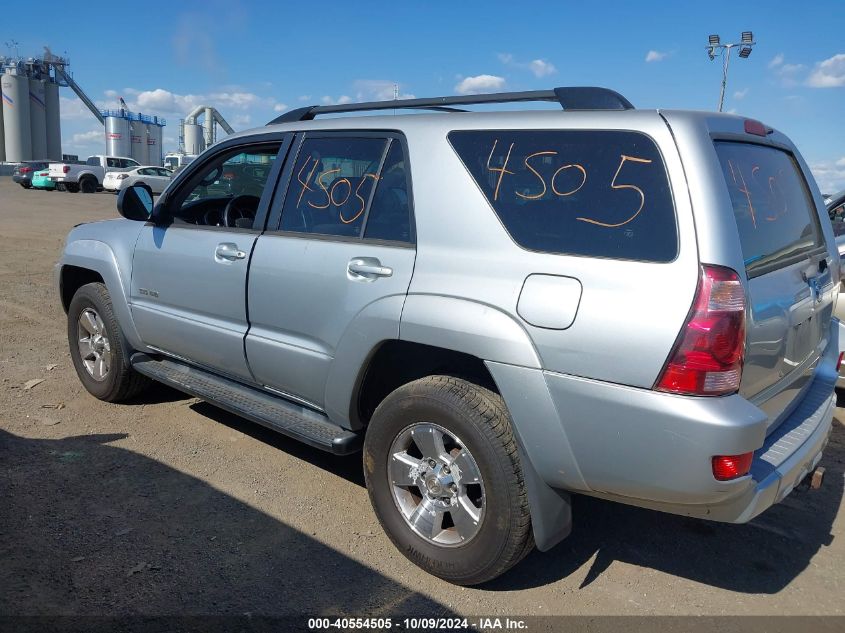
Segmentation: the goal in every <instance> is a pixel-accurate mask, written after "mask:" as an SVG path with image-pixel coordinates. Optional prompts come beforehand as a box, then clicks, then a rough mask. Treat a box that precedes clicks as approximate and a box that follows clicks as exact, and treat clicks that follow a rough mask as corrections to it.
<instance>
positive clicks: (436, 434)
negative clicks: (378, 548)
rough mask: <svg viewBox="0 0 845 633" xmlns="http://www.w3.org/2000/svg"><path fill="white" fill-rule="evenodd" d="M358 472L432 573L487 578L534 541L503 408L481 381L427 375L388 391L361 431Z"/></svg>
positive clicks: (397, 537)
mask: <svg viewBox="0 0 845 633" xmlns="http://www.w3.org/2000/svg"><path fill="white" fill-rule="evenodd" d="M429 452H430V453H432V454H431V455H429V454H428V453H429ZM364 474H365V477H366V481H367V490H368V492H369V495H370V501H371V503H372V505H373V508H374V510H375V513H376V516H377V517H378V520H379V522H380V523H381V525H382V528H383V529H384V531H385V532H386V533H387V535H388V537H390V540H391V541H393V544H394V545H395V546H396V547H397V548H398V549H399V551H400V552H402V554H404V555H405V557H407V558H408V559H409V560H410V561H411V562H413V563H415V564H416V565H418V566H419V567H421V568H422V569H424V570H425V571H427V572H428V573H430V574H433V575H435V576H437V577H439V578H442V579H444V580H447V581H449V582H452V583H455V584H458V585H476V584H479V583H483V582H486V581H488V580H492V579H493V578H496V577H497V576H499V575H501V574H503V573H504V572H506V571H507V570H508V569H510V568H511V567H512V566H513V565H515V564H516V563H518V562H519V561H520V560H521V559H522V558H524V557H525V556H526V555H527V554H528V552H530V551H531V549H532V548H533V546H534V542H533V535H532V531H531V515H530V513H529V508H528V498H527V495H526V492H525V484H524V480H523V475H522V467H521V465H520V462H519V452H518V450H517V445H516V439H515V438H514V434H513V429H512V428H511V423H510V416H509V414H508V412H507V409H506V407H505V403H504V401H503V400H502V398H501V396H499V395H498V394H496V393H493V392H492V391H490V390H488V389H485V388H483V387H480V386H478V385H475V384H473V383H470V382H467V381H465V380H461V379H458V378H453V377H451V376H429V377H426V378H422V379H420V380H416V381H414V382H411V383H409V384H407V385H404V386H402V387H400V388H398V389H397V390H395V391H394V392H393V393H391V394H390V395H389V396H388V397H387V398H385V400H384V401H383V402H382V403H381V404H380V405H379V406H378V408H377V409H376V411H375V413H374V414H373V417H372V420H371V421H370V425H369V428H368V429H367V436H366V439H365V442H364Z"/></svg>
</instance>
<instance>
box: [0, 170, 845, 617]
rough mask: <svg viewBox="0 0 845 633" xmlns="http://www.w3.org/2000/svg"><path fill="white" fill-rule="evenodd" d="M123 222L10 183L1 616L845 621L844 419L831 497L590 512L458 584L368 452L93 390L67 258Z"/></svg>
mask: <svg viewBox="0 0 845 633" xmlns="http://www.w3.org/2000/svg"><path fill="white" fill-rule="evenodd" d="M115 216H116V211H115V197H114V196H112V195H110V194H95V195H84V194H69V193H61V192H46V191H35V190H30V191H25V190H23V189H21V188H20V187H18V186H16V185H13V184H12V183H11V181H10V179H8V178H0V236H2V240H3V241H2V243H3V248H2V249H0V587H3V588H4V589H3V591H0V615H2V614H5V615H9V614H30V615H31V614H42V615H52V614H86V615H90V614H101V615H105V614H121V615H123V614H152V615H161V614H243V613H251V614H256V615H259V614H266V615H278V614H305V615H328V614H331V615H344V614H345V615H357V616H370V615H378V614H390V613H394V614H395V613H404V614H418V615H427V616H428V615H432V616H433V615H442V614H450V613H457V614H462V615H479V614H483V615H496V614H501V615H517V614H519V615H531V614H533V615H544V614H546V615H548V614H580V615H601V614H616V615H619V614H639V615H644V614H669V615H684V614H709V615H720V614H741V615H748V614H827V615H833V614H838V615H841V614H843V603H842V594H843V589H845V519H844V518H843V517H845V513H843V512H841V509H842V505H843V469H845V426H844V425H843V422H842V420H845V410H843V409H838V410H837V420H836V421H835V422H834V430H833V435H832V439H831V443H830V445H829V446H828V448H827V451H826V453H825V456H824V459H823V460H822V465H823V466H825V467H826V469H827V478H826V482H825V485H824V487H823V488H822V490H820V491H816V492H804V491H798V492H796V493H793V494H792V495H791V496H790V497H789V498H787V499H786V501H784V502H783V503H782V504H780V505H779V506H777V507H774V508H772V509H771V510H769V511H768V512H766V513H765V514H764V515H763V516H761V517H759V518H758V519H757V520H755V521H753V522H752V523H750V524H748V525H742V526H734V525H721V524H715V523H708V522H704V521H698V520H692V519H687V518H681V517H675V516H670V515H665V514H660V513H657V512H651V511H646V510H640V509H636V508H629V507H625V506H622V505H617V504H611V503H607V502H602V501H597V500H593V499H588V498H584V497H578V498H576V499H575V502H574V517H575V527H574V531H573V533H572V535H571V536H570V537H569V538H568V539H567V540H566V541H564V542H563V543H561V544H560V545H559V546H557V547H556V548H555V549H554V550H552V551H551V552H547V553H545V554H540V553H539V552H534V553H533V554H531V555H530V556H529V557H528V558H526V559H525V560H524V561H523V562H522V563H521V564H520V565H518V566H517V567H516V568H514V569H513V570H512V571H511V572H510V573H508V574H507V575H506V576H505V577H503V578H500V579H498V580H497V581H494V582H493V583H490V584H488V585H486V586H484V587H482V588H473V589H462V588H456V587H453V586H450V585H447V584H445V583H443V582H441V581H439V580H437V579H435V578H433V577H431V576H428V575H426V574H425V573H423V572H422V571H420V570H419V569H417V568H416V567H414V566H413V565H411V564H410V563H409V562H407V561H406V560H405V558H404V557H403V556H401V555H400V554H399V553H398V552H397V551H396V550H395V549H394V548H393V546H392V545H391V544H390V542H389V541H388V539H387V537H385V536H384V534H383V533H382V531H381V529H380V527H379V525H378V523H377V522H376V519H375V516H374V515H373V512H372V510H371V509H370V506H369V502H368V498H367V493H366V490H365V489H364V487H363V476H362V472H361V465H360V458H359V457H358V456H352V457H349V458H335V457H331V456H328V455H326V454H323V453H321V452H319V451H317V450H313V449H310V448H308V447H306V446H303V445H300V444H297V443H296V442H294V441H293V440H288V439H287V438H284V437H280V436H277V435H274V434H273V433H271V432H269V431H266V430H264V429H263V428H261V427H258V426H255V425H252V424H250V423H248V422H245V421H243V420H240V419H238V418H236V417H234V416H232V415H230V414H228V413H226V412H224V411H222V410H220V409H217V408H215V407H213V406H211V405H208V404H205V403H203V402H201V401H198V400H196V399H193V398H188V397H186V396H184V395H182V394H179V393H177V392H175V391H172V390H170V389H167V388H165V387H159V388H156V389H154V390H153V391H152V392H150V393H148V394H146V395H145V396H144V397H143V399H141V400H138V401H135V402H133V403H130V404H123V405H112V404H107V403H104V402H100V401H98V400H95V399H94V398H93V397H91V396H89V395H88V394H87V393H86V392H85V391H84V390H83V388H82V386H81V385H80V383H79V381H78V380H77V378H76V375H75V373H74V370H73V367H72V365H71V361H70V357H69V355H68V352H67V341H66V326H65V315H64V313H63V312H62V309H61V306H60V304H59V302H58V299H57V296H56V292H55V289H54V288H53V278H52V269H53V263H54V262H55V261H56V259H57V258H58V256H59V252H60V250H61V247H62V243H63V241H64V237H65V234H66V233H67V231H68V229H70V227H72V226H73V225H74V224H77V223H79V222H83V221H92V220H101V219H105V218H111V217H115ZM34 379H41V380H43V382H41V383H40V384H37V385H35V386H34V387H31V388H30V389H26V388H25V385H26V383H27V382H28V381H30V380H34Z"/></svg>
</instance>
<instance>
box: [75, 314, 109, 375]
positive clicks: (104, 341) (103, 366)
mask: <svg viewBox="0 0 845 633" xmlns="http://www.w3.org/2000/svg"><path fill="white" fill-rule="evenodd" d="M76 330H77V339H78V341H79V357H80V358H81V359H82V364H83V365H84V366H85V369H86V371H87V372H88V373H89V374H90V375H91V377H92V378H93V379H94V380H105V379H106V377H107V376H108V375H109V369H111V342H110V341H109V337H108V332H107V331H106V326H105V324H104V323H103V320H102V319H101V318H100V315H99V314H97V311H96V310H94V309H93V308H85V309H84V310H83V311H82V312H80V314H79V320H78V322H77V325H76Z"/></svg>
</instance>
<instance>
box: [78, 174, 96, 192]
mask: <svg viewBox="0 0 845 633" xmlns="http://www.w3.org/2000/svg"><path fill="white" fill-rule="evenodd" d="M79 190H80V191H81V192H82V193H97V181H96V180H94V179H93V178H90V177H88V178H83V179H82V180H80V181H79Z"/></svg>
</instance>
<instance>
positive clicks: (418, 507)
mask: <svg viewBox="0 0 845 633" xmlns="http://www.w3.org/2000/svg"><path fill="white" fill-rule="evenodd" d="M389 454H390V457H389V460H390V461H389V463H388V469H387V471H388V477H389V479H390V489H391V492H392V494H393V501H394V502H395V503H396V507H397V508H398V509H399V512H400V513H401V514H402V516H403V517H404V519H405V522H406V523H407V524H408V526H409V527H410V528H411V529H412V530H413V531H414V532H416V533H417V534H418V535H419V536H421V537H422V538H424V539H426V540H427V541H429V542H431V543H435V544H437V545H442V546H457V545H464V544H465V543H467V542H469V541H470V540H471V539H472V538H473V537H474V536H475V535H476V534H477V533H478V530H479V528H480V527H481V522H482V520H483V518H484V508H485V497H484V482H483V481H482V478H481V472H480V471H479V469H478V465H477V464H476V463H475V459H474V458H473V457H472V455H471V454H470V452H469V449H467V447H466V446H465V445H464V443H463V442H462V441H461V440H460V439H459V438H458V437H456V436H455V435H453V434H452V433H450V432H449V431H447V430H446V429H444V428H443V427H442V426H439V425H437V424H431V423H418V424H412V425H411V426H409V427H406V428H405V429H403V430H402V432H401V433H399V435H397V436H396V439H394V440H393V443H392V444H391V446H390V453H389Z"/></svg>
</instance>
